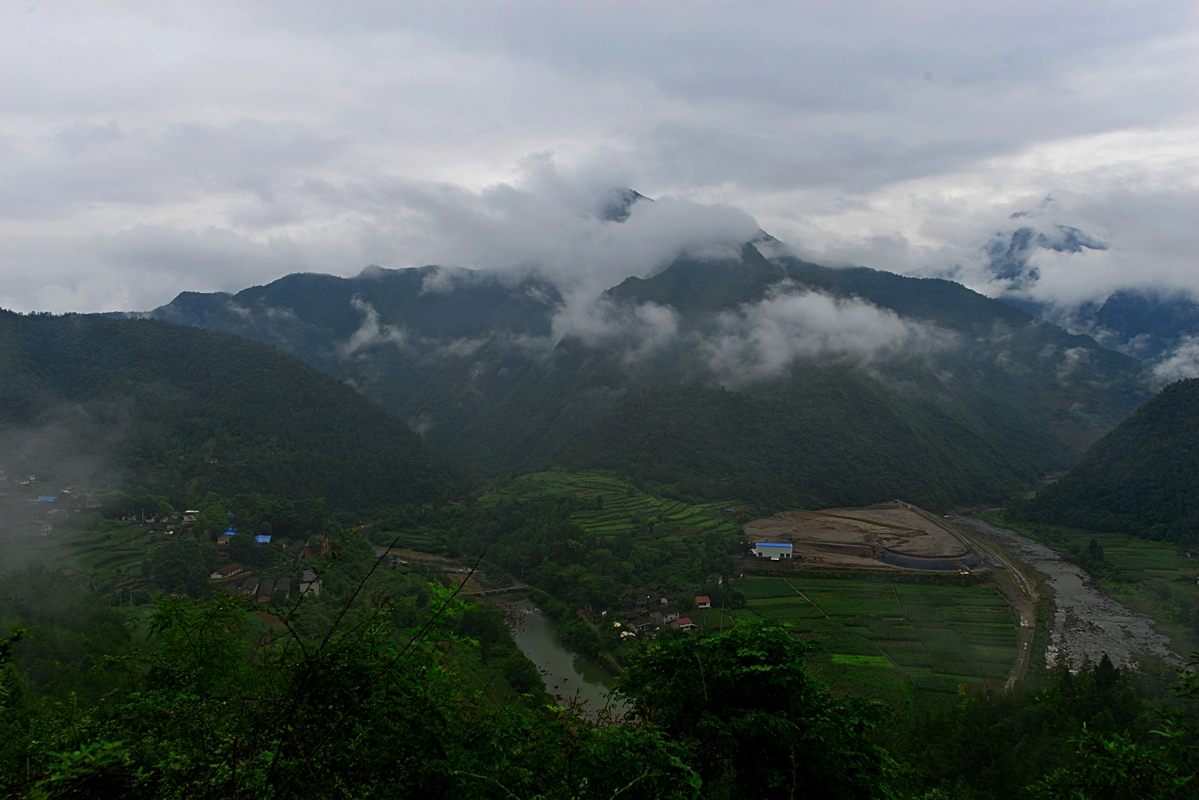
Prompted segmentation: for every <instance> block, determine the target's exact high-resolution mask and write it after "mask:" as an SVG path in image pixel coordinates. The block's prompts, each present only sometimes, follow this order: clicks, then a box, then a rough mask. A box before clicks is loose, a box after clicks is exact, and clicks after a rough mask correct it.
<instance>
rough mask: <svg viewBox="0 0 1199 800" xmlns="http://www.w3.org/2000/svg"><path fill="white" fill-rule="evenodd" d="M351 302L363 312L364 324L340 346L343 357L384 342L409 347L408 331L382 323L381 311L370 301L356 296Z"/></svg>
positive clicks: (400, 347) (339, 350)
mask: <svg viewBox="0 0 1199 800" xmlns="http://www.w3.org/2000/svg"><path fill="white" fill-rule="evenodd" d="M350 304H351V305H352V306H354V309H355V310H356V311H358V312H359V313H361V314H362V325H360V326H359V327H358V330H356V331H354V333H353V334H351V335H350V338H349V340H348V341H347V342H346V343H345V344H343V345H341V346H340V347H339V348H338V353H339V354H340V355H341V357H342V358H349V357H350V356H352V355H354V354H355V353H357V352H358V351H359V350H363V349H366V348H369V347H378V346H379V345H382V344H390V345H393V346H395V347H398V348H399V349H401V350H404V349H406V348H407V347H408V344H409V342H408V332H407V331H405V330H403V329H401V328H398V327H396V326H395V325H380V324H379V312H378V311H376V310H375V308H374V306H372V305H371V304H370V303H368V302H366V301H365V300H363V299H362V298H360V297H355V298H353V299H351V300H350Z"/></svg>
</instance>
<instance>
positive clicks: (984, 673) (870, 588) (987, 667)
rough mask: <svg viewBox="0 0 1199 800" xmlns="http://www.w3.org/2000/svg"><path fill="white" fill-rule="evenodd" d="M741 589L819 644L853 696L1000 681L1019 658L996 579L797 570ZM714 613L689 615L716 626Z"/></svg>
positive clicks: (752, 606) (763, 612)
mask: <svg viewBox="0 0 1199 800" xmlns="http://www.w3.org/2000/svg"><path fill="white" fill-rule="evenodd" d="M737 589H738V591H740V592H741V593H742V594H743V595H744V596H745V597H746V598H747V599H748V600H749V611H751V612H752V613H753V614H755V615H757V616H759V617H761V618H762V619H766V620H772V621H776V622H782V623H786V624H788V625H791V626H793V627H794V628H795V629H796V630H797V631H799V632H801V633H803V634H805V635H806V638H808V639H810V640H811V641H813V642H816V643H817V644H818V645H819V646H820V653H819V654H818V655H817V656H816V658H815V659H814V667H815V668H816V670H817V671H818V673H820V674H821V676H822V677H823V678H824V679H825V680H826V681H828V682H829V683H831V684H832V685H833V686H834V687H836V688H838V689H840V690H843V691H846V692H849V693H852V694H857V695H861V696H872V697H880V698H882V699H885V700H887V701H890V702H892V703H894V704H902V703H903V702H905V701H906V700H910V699H912V698H914V697H915V696H916V695H917V694H926V693H933V694H950V695H955V694H957V692H958V691H959V686H961V685H962V684H965V685H966V688H967V690H970V691H983V690H985V689H992V688H999V687H1001V686H1002V685H1003V682H1004V680H1005V679H1006V678H1007V675H1008V672H1009V671H1010V670H1011V668H1012V664H1013V663H1014V662H1015V659H1016V648H1017V645H1018V643H1019V622H1018V619H1017V617H1016V615H1015V614H1014V613H1013V612H1012V610H1011V608H1010V606H1009V605H1008V603H1007V601H1006V600H1004V599H1003V597H1002V596H1001V595H1000V594H999V592H998V591H997V590H996V589H994V588H991V587H987V586H951V585H936V584H927V583H907V582H902V581H895V582H892V581H887V580H879V579H875V580H871V579H861V580H854V579H843V578H829V577H820V576H815V575H814V576H808V575H804V574H802V573H801V574H796V575H789V576H788V577H786V578H780V577H749V578H745V579H744V580H742V581H739V582H738V583H737ZM717 613H719V612H711V611H709V612H704V613H703V614H702V615H698V616H696V615H693V619H694V620H695V621H696V623H697V624H700V625H702V626H705V627H711V626H712V624H713V620H714V619H715V615H716V614H717ZM727 619H728V615H727V613H726V615H725V620H726V621H727Z"/></svg>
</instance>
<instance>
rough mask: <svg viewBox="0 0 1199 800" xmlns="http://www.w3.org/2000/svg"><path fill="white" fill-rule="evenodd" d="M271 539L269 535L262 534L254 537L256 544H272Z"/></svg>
mask: <svg viewBox="0 0 1199 800" xmlns="http://www.w3.org/2000/svg"><path fill="white" fill-rule="evenodd" d="M270 543H271V537H270V535H269V534H265V533H260V534H258V535H257V536H255V537H254V544H270Z"/></svg>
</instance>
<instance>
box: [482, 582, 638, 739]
mask: <svg viewBox="0 0 1199 800" xmlns="http://www.w3.org/2000/svg"><path fill="white" fill-rule="evenodd" d="M490 602H491V603H493V604H494V605H495V606H496V607H497V608H499V609H500V611H502V612H503V613H504V620H505V621H506V622H507V623H508V630H510V631H511V632H512V638H513V640H515V641H516V646H517V647H519V648H520V650H521V652H522V653H524V654H525V655H526V656H527V657H528V659H529V660H530V661H532V662H533V664H534V665H536V667H537V671H538V672H540V673H541V677H542V680H544V681H545V688H546V690H547V691H548V692H549V693H550V694H552V695H553V696H554V697H556V698H557V699H558V701H559V702H564V701H566V700H568V699H570V698H572V697H575V698H578V699H579V700H580V701H582V702H583V703H584V704H585V706H586V711H587V714H588V716H592V717H594V716H595V715H596V714H598V712H599V711H600V710H602V709H603V708H605V707H606V706H610V709H611V710H612V711H615V712H620V711H622V710H623V709H624V704H623V703H622V702H620V700H619V699H617V698H615V697H612V698H609V695H608V690H609V687H610V686H611V685H612V675H611V674H610V673H609V672H608V671H607V670H604V669H602V668H600V667H598V666H596V665H595V664H593V663H591V662H590V661H588V660H587V659H585V658H583V657H581V656H579V655H577V654H576V653H573V652H572V651H571V650H570V649H569V648H567V647H566V645H564V644H563V643H562V640H561V639H559V638H558V632H557V630H556V629H555V627H554V623H553V622H552V621H550V620H549V619H548V618H547V617H546V616H545V615H544V614H542V613H541V610H540V609H539V608H537V605H536V604H535V603H534V602H533V601H532V600H527V599H522V600H509V599H507V598H495V599H493V600H491V601H490Z"/></svg>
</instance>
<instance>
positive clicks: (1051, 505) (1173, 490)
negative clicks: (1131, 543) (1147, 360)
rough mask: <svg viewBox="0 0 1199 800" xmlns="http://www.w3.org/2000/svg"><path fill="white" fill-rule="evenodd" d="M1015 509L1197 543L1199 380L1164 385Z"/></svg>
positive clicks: (1072, 523)
mask: <svg viewBox="0 0 1199 800" xmlns="http://www.w3.org/2000/svg"><path fill="white" fill-rule="evenodd" d="M1015 512H1016V513H1018V514H1021V515H1023V516H1026V517H1027V518H1029V519H1031V520H1033V521H1036V522H1051V523H1058V524H1062V525H1070V526H1073V527H1078V528H1087V529H1090V530H1096V531H1112V532H1118V533H1130V534H1133V535H1136V536H1145V537H1149V538H1154V539H1168V540H1170V541H1174V542H1179V543H1188V544H1190V543H1195V542H1199V379H1191V380H1186V381H1179V382H1177V383H1173V384H1171V385H1169V386H1167V387H1166V388H1164V389H1162V390H1161V392H1160V393H1159V394H1158V395H1157V396H1156V397H1154V398H1153V399H1152V400H1150V401H1149V402H1148V403H1146V404H1145V405H1144V406H1142V407H1141V408H1140V409H1138V410H1137V412H1136V413H1135V414H1133V415H1132V416H1131V417H1129V418H1128V419H1127V420H1125V421H1124V422H1123V423H1122V424H1121V425H1120V426H1119V427H1117V428H1116V429H1115V430H1113V431H1112V432H1111V433H1109V434H1108V435H1107V436H1105V437H1104V438H1103V439H1101V440H1100V441H1099V442H1097V443H1096V444H1095V446H1094V447H1092V448H1091V450H1090V452H1088V453H1087V455H1086V457H1085V458H1083V460H1082V461H1081V462H1080V463H1079V464H1078V466H1076V467H1075V468H1074V469H1073V470H1071V471H1070V473H1069V474H1067V475H1066V476H1065V477H1064V478H1062V479H1061V480H1060V481H1058V482H1057V483H1055V484H1053V485H1052V486H1050V487H1048V488H1047V489H1045V491H1043V492H1041V493H1040V494H1039V495H1037V497H1036V498H1035V499H1034V500H1032V501H1031V502H1030V503H1028V504H1027V505H1025V506H1023V507H1020V508H1017V509H1015Z"/></svg>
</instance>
